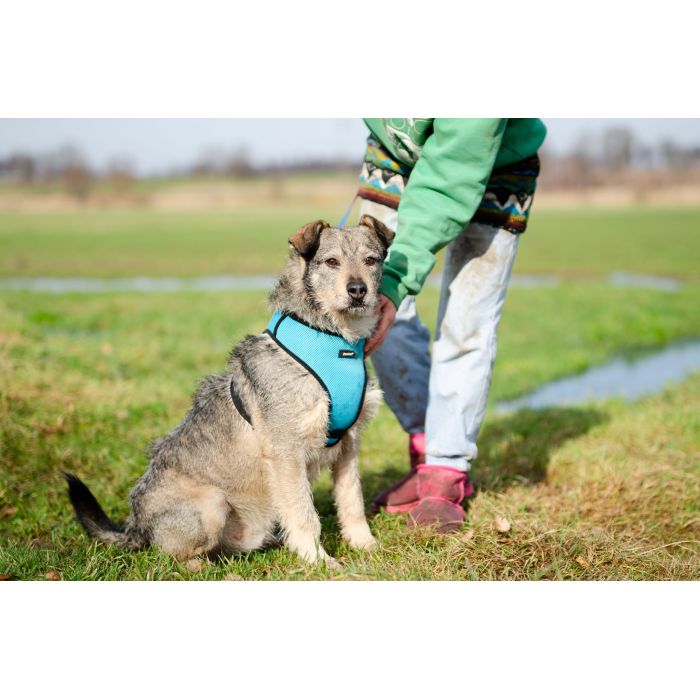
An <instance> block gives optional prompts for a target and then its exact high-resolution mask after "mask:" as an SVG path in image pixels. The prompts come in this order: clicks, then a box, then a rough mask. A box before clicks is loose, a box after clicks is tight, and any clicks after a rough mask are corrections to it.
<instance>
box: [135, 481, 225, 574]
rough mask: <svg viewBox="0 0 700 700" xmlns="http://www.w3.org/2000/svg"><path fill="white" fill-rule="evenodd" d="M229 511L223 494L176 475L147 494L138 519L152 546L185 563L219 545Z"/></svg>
mask: <svg viewBox="0 0 700 700" xmlns="http://www.w3.org/2000/svg"><path fill="white" fill-rule="evenodd" d="M229 511H230V506H229V504H228V502H227V500H226V496H225V494H224V492H223V491H221V490H220V489H218V488H216V487H215V486H208V485H202V484H197V483H195V482H194V481H193V480H191V479H189V478H188V477H185V476H178V477H177V478H175V479H171V480H170V481H169V483H167V484H162V485H160V486H159V487H158V488H156V489H154V490H153V492H152V493H150V494H149V497H148V499H147V501H146V502H145V503H143V510H142V512H141V513H140V519H141V520H142V522H144V523H145V525H146V526H147V528H148V530H149V532H150V533H151V542H152V543H153V544H155V545H156V546H158V547H160V548H161V549H162V550H164V551H165V552H168V553H169V554H172V555H173V556H174V557H176V558H178V559H181V560H188V559H192V558H193V557H196V556H198V555H200V554H204V553H205V552H209V551H211V550H213V549H215V548H216V547H218V546H219V543H220V541H221V535H222V531H223V528H224V525H225V523H226V518H227V517H228V514H229Z"/></svg>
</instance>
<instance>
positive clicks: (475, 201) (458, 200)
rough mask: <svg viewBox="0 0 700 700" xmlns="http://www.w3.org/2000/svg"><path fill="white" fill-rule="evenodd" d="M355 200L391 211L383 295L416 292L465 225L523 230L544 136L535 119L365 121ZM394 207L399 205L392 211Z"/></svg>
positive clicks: (398, 299) (397, 296)
mask: <svg viewBox="0 0 700 700" xmlns="http://www.w3.org/2000/svg"><path fill="white" fill-rule="evenodd" d="M365 123H366V124H367V126H368V127H369V129H370V132H371V134H370V137H369V139H368V145H367V152H366V154H365V159H364V163H363V167H362V172H361V175H360V189H359V192H358V195H359V196H360V197H362V198H364V199H369V200H372V201H375V202H379V203H381V204H385V205H387V206H390V207H393V208H398V215H399V223H398V230H397V232H396V237H395V239H394V242H393V244H392V246H391V249H390V255H389V257H388V259H387V260H386V262H385V265H384V278H383V281H382V289H381V291H382V293H383V294H385V295H386V296H388V297H389V298H390V299H391V300H392V301H393V302H394V304H396V306H398V305H399V304H400V303H401V301H402V300H403V298H404V297H405V296H406V295H407V294H417V293H418V292H419V291H420V290H421V288H422V287H423V284H424V283H425V280H426V278H427V277H428V275H429V274H430V271H431V270H432V268H433V266H434V265H435V254H436V253H437V251H439V250H440V249H441V248H443V247H444V246H446V245H447V244H448V243H450V242H451V241H452V240H453V239H454V238H456V237H457V236H458V235H459V233H460V232H461V231H462V230H463V229H464V227H465V226H466V225H467V224H468V223H469V222H470V221H476V222H480V223H485V224H489V225H491V226H496V227H498V228H505V229H506V230H508V231H511V232H512V233H522V232H523V231H524V230H525V227H526V225H527V216H528V213H529V210H530V206H531V204H532V198H533V195H534V192H535V184H536V179H537V175H538V173H539V159H538V158H537V149H538V148H539V147H540V146H541V145H542V142H543V141H544V138H545V133H546V130H545V127H544V124H543V123H542V122H541V121H540V120H539V119H365ZM399 203H400V206H399Z"/></svg>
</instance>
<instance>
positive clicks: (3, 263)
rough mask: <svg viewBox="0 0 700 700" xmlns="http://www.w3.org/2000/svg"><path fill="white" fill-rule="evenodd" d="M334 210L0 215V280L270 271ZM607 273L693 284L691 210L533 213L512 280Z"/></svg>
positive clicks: (699, 212)
mask: <svg viewBox="0 0 700 700" xmlns="http://www.w3.org/2000/svg"><path fill="white" fill-rule="evenodd" d="M341 207H342V205H340V204H339V205H337V206H336V207H334V208H330V207H328V205H324V206H321V207H320V208H319V207H314V208H309V207H296V208H292V207H290V206H285V207H279V206H261V205H258V206H255V207H243V208H241V209H237V210H235V211H215V212H161V211H149V210H140V209H135V210H116V211H114V210H109V211H100V210H92V211H83V212H40V213H27V212H17V213H13V212H2V211H0V275H2V276H10V275H20V276H23V275H29V276H34V275H51V276H66V275H85V276H91V277H115V276H124V275H154V276H158V275H182V276H193V275H203V274H210V275H211V274H223V273H231V274H258V273H265V272H276V271H277V270H278V269H279V267H280V265H281V264H282V262H283V260H284V258H285V255H286V250H287V249H286V239H287V238H288V237H289V236H290V235H291V234H292V233H293V232H294V231H295V230H296V229H297V228H298V227H299V226H301V225H302V224H304V223H306V222H307V221H312V220H313V219H317V218H322V217H325V218H326V219H328V220H329V221H336V220H337V219H338V218H339V216H340V214H339V212H340V211H342V208H341ZM615 270H628V271H634V272H639V273H653V274H658V275H670V276H674V277H679V278H682V279H689V280H695V281H700V207H699V208H697V209H693V208H680V209H678V210H671V209H658V208H650V207H644V208H640V209H634V210H628V209H612V210H608V209H606V210H596V209H591V210H586V211H567V210H559V211H558V210H544V211H537V210H535V212H534V213H533V215H532V223H531V224H530V227H529V228H528V231H527V234H526V236H524V237H523V244H522V246H521V247H520V251H519V255H518V261H517V263H516V271H517V272H521V273H522V272H527V273H556V274H557V275H560V276H563V277H567V278H588V277H592V276H599V275H603V274H606V273H609V272H613V271H615Z"/></svg>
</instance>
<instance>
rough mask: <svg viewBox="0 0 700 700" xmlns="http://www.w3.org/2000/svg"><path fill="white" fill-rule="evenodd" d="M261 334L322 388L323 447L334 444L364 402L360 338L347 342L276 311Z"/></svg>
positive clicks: (364, 382) (358, 413) (364, 380)
mask: <svg viewBox="0 0 700 700" xmlns="http://www.w3.org/2000/svg"><path fill="white" fill-rule="evenodd" d="M265 333H267V334H268V335H269V336H270V337H271V338H272V339H273V340H274V341H275V342H276V343H277V345H279V346H280V347H281V348H282V349H283V350H284V351H285V352H287V353H288V354H289V355H291V356H292V357H293V358H294V359H295V360H296V361H297V362H299V364H301V365H302V366H303V367H304V368H305V369H306V370H308V371H309V372H310V373H311V374H312V375H313V376H314V377H315V378H316V379H317V380H318V382H319V384H321V386H322V387H323V388H324V389H325V391H326V393H327V394H328V398H329V402H330V411H329V416H328V429H327V432H326V445H327V446H329V447H330V446H332V445H335V444H337V443H338V442H339V441H340V439H341V438H342V437H343V435H344V434H345V433H346V432H347V431H348V430H349V429H350V428H351V427H352V426H353V424H354V423H355V421H356V420H357V418H358V416H359V415H360V411H361V410H362V404H363V403H364V398H365V389H366V386H367V368H366V367H365V355H364V347H365V340H364V338H362V339H361V340H358V341H357V342H356V343H348V341H347V340H345V339H344V338H343V337H341V336H339V335H335V334H333V333H327V332H325V331H321V330H318V329H317V328H313V327H312V326H308V325H306V324H305V323H303V322H302V321H299V320H298V319H296V318H293V317H292V316H287V315H286V314H282V313H280V312H279V311H277V312H275V313H274V314H273V316H272V318H271V319H270V323H269V324H268V326H267V328H266V330H265Z"/></svg>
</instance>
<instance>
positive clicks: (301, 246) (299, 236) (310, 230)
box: [289, 219, 331, 260]
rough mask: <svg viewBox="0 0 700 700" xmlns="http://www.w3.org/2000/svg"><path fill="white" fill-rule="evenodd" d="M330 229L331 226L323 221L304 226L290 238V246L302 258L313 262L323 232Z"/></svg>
mask: <svg viewBox="0 0 700 700" xmlns="http://www.w3.org/2000/svg"><path fill="white" fill-rule="evenodd" d="M330 227H331V225H330V224H329V223H328V222H327V221H324V220H323V219H319V220H318V221H312V222H311V223H310V224H306V226H302V227H301V228H300V229H299V230H298V231H297V232H296V233H295V234H294V235H293V236H291V237H290V239H289V245H291V246H292V248H294V250H295V251H296V252H297V253H299V255H301V257H302V258H305V259H306V260H311V258H313V257H314V255H315V254H316V251H317V250H318V243H319V239H320V238H321V232H322V231H324V230H325V229H327V228H330Z"/></svg>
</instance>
